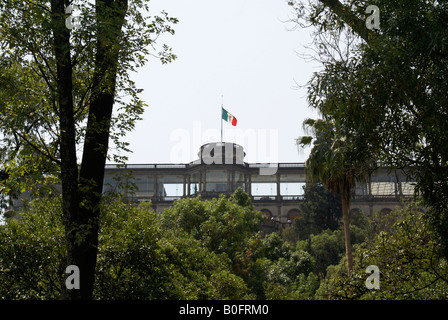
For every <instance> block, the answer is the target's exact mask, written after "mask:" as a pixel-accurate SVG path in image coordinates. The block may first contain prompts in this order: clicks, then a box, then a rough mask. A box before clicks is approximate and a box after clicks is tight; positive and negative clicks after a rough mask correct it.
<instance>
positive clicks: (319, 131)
mask: <svg viewBox="0 0 448 320" xmlns="http://www.w3.org/2000/svg"><path fill="white" fill-rule="evenodd" d="M304 126H306V127H307V128H309V129H311V130H312V131H313V134H314V138H315V139H314V141H313V137H312V136H304V137H301V138H299V139H297V144H298V145H299V146H300V147H304V146H308V145H310V144H311V143H313V147H312V149H311V152H310V155H309V157H308V159H307V160H306V163H305V165H306V172H307V175H308V176H309V177H310V179H311V181H312V182H313V183H317V182H320V183H322V184H323V185H324V186H325V187H326V188H327V189H328V190H329V191H332V192H334V193H335V194H338V195H340V196H341V201H342V221H343V225H344V236H345V251H346V256H347V273H348V275H350V273H351V270H352V263H353V259H352V249H351V241H350V220H349V213H348V211H349V208H350V201H351V191H352V189H353V187H354V186H355V184H356V180H362V179H363V178H365V176H366V175H367V174H368V172H369V171H368V169H369V166H370V162H368V161H367V160H364V157H363V156H361V155H359V153H358V150H357V145H355V144H351V143H350V141H349V139H347V138H346V137H345V136H344V135H340V134H339V132H338V130H337V128H336V127H335V126H334V123H333V122H331V121H325V120H313V119H307V120H305V121H304Z"/></svg>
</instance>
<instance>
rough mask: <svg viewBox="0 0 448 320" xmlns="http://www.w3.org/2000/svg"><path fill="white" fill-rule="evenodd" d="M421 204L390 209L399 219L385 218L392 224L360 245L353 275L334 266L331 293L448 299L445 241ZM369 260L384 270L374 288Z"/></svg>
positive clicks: (347, 296)
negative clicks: (370, 282)
mask: <svg viewBox="0 0 448 320" xmlns="http://www.w3.org/2000/svg"><path fill="white" fill-rule="evenodd" d="M419 205H420V204H419V203H410V204H409V205H408V206H406V207H403V208H400V209H397V210H395V211H393V212H392V213H390V215H392V216H393V217H394V218H395V222H394V223H392V224H391V223H390V221H386V222H384V223H383V225H385V226H387V228H381V229H378V230H377V233H376V234H375V235H374V237H372V239H370V240H369V241H366V242H364V243H363V244H362V245H360V246H359V247H358V248H357V250H356V255H355V266H354V272H353V276H352V277H350V278H346V277H340V275H338V274H337V269H338V267H339V266H335V268H331V269H330V270H329V275H328V276H329V281H328V284H329V285H328V287H327V292H326V293H325V295H326V296H327V298H333V299H400V300H423V299H428V300H433V299H446V298H447V288H448V282H447V272H448V269H447V264H446V260H445V259H444V258H440V257H439V256H438V255H437V254H436V252H437V250H439V249H440V242H439V241H437V237H436V236H435V234H434V232H433V231H432V230H431V228H428V220H427V219H425V216H424V213H423V212H422V211H421V210H420V209H419ZM379 219H387V220H389V219H390V217H384V216H382V217H379ZM379 224H380V223H379ZM369 265H376V266H377V267H378V269H379V271H380V278H379V285H380V288H379V289H378V290H369V289H368V288H367V287H366V285H365V282H366V279H367V277H368V274H367V273H366V268H367V267H368V266H369ZM323 287H324V286H323Z"/></svg>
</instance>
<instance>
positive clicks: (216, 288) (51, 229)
mask: <svg viewBox="0 0 448 320" xmlns="http://www.w3.org/2000/svg"><path fill="white" fill-rule="evenodd" d="M102 215H103V216H102V223H101V232H100V237H99V248H98V262H97V271H96V283H95V289H94V297H95V298H97V299H245V298H249V297H251V296H250V293H249V291H248V289H247V286H246V285H245V283H244V281H243V280H242V279H241V278H240V277H238V276H237V275H235V274H233V273H232V272H231V262H230V260H229V259H228V258H227V257H226V256H225V255H219V254H217V253H215V252H212V251H210V250H209V249H208V248H206V247H205V246H204V245H203V244H202V243H201V242H200V241H199V240H197V239H195V238H194V237H193V236H191V235H190V234H188V233H187V232H185V231H182V230H174V229H172V230H171V229H166V228H162V227H161V226H160V224H159V223H158V221H157V217H156V215H155V213H154V211H153V210H152V209H150V204H148V203H142V204H140V205H139V206H137V207H135V206H132V205H130V204H125V203H123V202H122V201H121V199H114V200H112V201H111V202H110V203H108V204H105V205H104V206H103V212H102ZM20 217H21V218H20V220H13V219H11V220H9V221H8V222H7V223H6V224H5V225H3V226H1V227H0V252H1V253H2V254H1V258H0V280H1V281H0V297H1V298H7V299H57V298H59V297H60V293H61V292H60V289H61V286H62V285H63V279H64V271H65V267H66V265H65V245H64V232H63V227H62V222H61V207H60V201H59V199H57V198H54V199H45V200H34V201H32V202H31V204H30V209H29V211H26V212H23V213H21V215H20ZM81 272H82V270H81Z"/></svg>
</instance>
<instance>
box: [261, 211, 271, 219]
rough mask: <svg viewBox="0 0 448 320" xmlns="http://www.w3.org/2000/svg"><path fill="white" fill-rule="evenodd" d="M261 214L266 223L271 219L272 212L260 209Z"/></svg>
mask: <svg viewBox="0 0 448 320" xmlns="http://www.w3.org/2000/svg"><path fill="white" fill-rule="evenodd" d="M260 211H261V213H262V214H263V215H264V216H265V218H266V221H270V220H271V218H272V212H271V211H270V210H268V209H261V210H260Z"/></svg>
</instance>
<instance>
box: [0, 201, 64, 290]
mask: <svg viewBox="0 0 448 320" xmlns="http://www.w3.org/2000/svg"><path fill="white" fill-rule="evenodd" d="M65 267H66V265H65V245H64V229H63V227H62V224H61V211H60V201H59V199H57V198H48V199H43V200H41V201H33V202H31V203H30V205H29V207H28V210H27V211H26V212H22V213H21V214H20V220H15V219H10V220H8V222H7V223H6V224H5V225H0V299H57V298H58V297H59V293H60V288H61V285H62V281H61V280H62V275H63V273H64V271H65Z"/></svg>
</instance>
